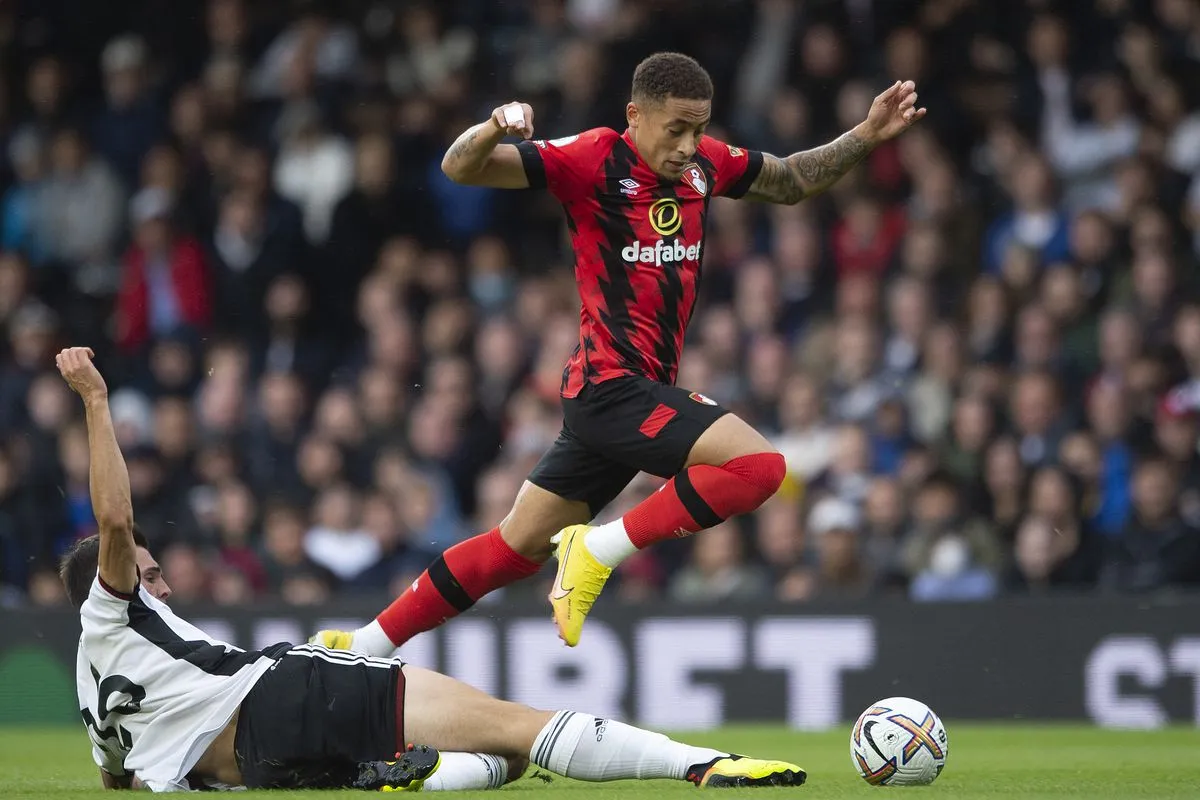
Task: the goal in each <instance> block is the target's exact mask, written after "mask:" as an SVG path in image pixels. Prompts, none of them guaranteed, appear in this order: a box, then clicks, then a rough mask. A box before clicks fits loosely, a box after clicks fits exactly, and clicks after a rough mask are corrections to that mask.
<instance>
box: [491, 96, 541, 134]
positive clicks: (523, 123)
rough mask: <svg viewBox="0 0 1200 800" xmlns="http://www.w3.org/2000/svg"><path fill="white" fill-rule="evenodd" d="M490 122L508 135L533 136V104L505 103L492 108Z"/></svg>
mask: <svg viewBox="0 0 1200 800" xmlns="http://www.w3.org/2000/svg"><path fill="white" fill-rule="evenodd" d="M492 124H494V125H495V126H496V127H497V128H499V129H500V130H502V131H504V132H505V133H507V134H508V135H509V136H520V137H521V138H522V139H530V138H532V137H533V106H531V105H529V103H515V102H514V103H505V104H504V105H502V106H500V107H498V108H494V109H492Z"/></svg>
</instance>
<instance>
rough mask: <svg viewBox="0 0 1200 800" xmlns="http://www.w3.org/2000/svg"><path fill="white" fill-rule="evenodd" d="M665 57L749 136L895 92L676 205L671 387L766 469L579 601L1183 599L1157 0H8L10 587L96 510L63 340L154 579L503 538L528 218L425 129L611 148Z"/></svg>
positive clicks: (35, 594)
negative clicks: (886, 103) (770, 162)
mask: <svg viewBox="0 0 1200 800" xmlns="http://www.w3.org/2000/svg"><path fill="white" fill-rule="evenodd" d="M664 49H677V50H682V51H684V52H687V53H689V54H691V55H694V56H696V57H697V58H699V59H700V60H701V61H702V63H704V64H705V65H706V66H707V67H708V69H709V70H710V71H711V72H712V74H713V77H714V81H715V83H716V87H717V96H716V100H715V105H714V124H713V127H712V129H711V130H710V132H711V133H713V134H714V135H717V136H719V137H723V138H725V139H726V140H728V141H730V142H732V143H735V144H738V145H741V146H748V147H754V148H758V149H763V150H767V151H769V152H773V153H777V154H787V153H791V152H794V151H796V150H799V149H803V148H806V147H811V146H814V145H817V144H820V143H822V142H824V141H827V140H828V139H830V138H832V137H833V136H835V135H837V134H838V133H840V132H841V131H843V130H845V129H847V128H849V127H851V126H853V125H854V124H855V123H857V122H858V121H859V120H860V119H862V117H863V116H864V114H865V112H866V109H867V107H868V106H869V104H870V101H871V98H872V97H873V95H874V94H876V93H877V92H878V91H880V90H881V89H882V88H883V87H885V86H887V85H888V84H889V83H891V82H892V81H894V80H896V79H900V78H904V79H913V80H915V81H916V82H917V84H918V89H919V92H920V97H921V104H922V105H925V106H927V107H928V108H929V116H928V118H927V119H926V120H925V121H924V122H923V123H922V124H921V126H920V127H919V128H917V129H914V130H912V131H910V132H909V133H907V134H906V135H905V136H903V137H902V138H901V139H900V140H897V141H895V142H893V143H890V144H888V145H887V146H884V147H881V148H879V149H878V150H876V151H875V152H874V153H873V154H872V155H871V157H870V158H869V160H868V161H867V162H865V164H864V165H863V166H862V167H861V168H859V169H858V170H856V171H855V172H854V173H853V174H852V175H851V176H850V177H848V178H847V179H845V180H844V181H842V182H841V183H840V184H839V185H838V186H837V187H835V188H834V189H833V190H832V191H830V192H829V193H827V194H826V195H825V196H823V197H821V198H819V199H816V200H812V201H809V202H806V203H803V204H801V205H798V206H795V207H766V206H756V205H753V204H750V203H745V202H735V201H730V200H716V201H714V202H713V204H712V207H711V211H712V214H711V220H710V226H709V231H708V233H707V236H706V242H705V244H706V247H705V253H706V256H705V279H704V286H703V293H702V299H701V304H700V306H699V309H698V312H697V314H696V317H695V321H694V323H693V327H692V330H691V333H690V335H689V339H688V343H687V346H686V348H685V354H684V359H683V363H682V367H681V372H680V376H679V383H680V385H683V386H686V387H688V388H691V389H696V390H700V391H703V392H705V393H706V394H708V395H710V396H711V397H713V398H714V399H717V400H718V401H720V402H722V403H724V404H726V405H727V406H728V407H730V408H731V409H733V410H735V411H736V412H737V413H739V414H740V415H742V416H743V417H744V418H746V419H747V420H749V421H751V422H752V423H753V424H755V425H756V426H757V427H759V428H760V429H761V430H763V431H764V432H765V433H766V434H768V436H769V437H770V438H771V440H772V441H773V442H774V443H775V444H776V446H778V447H779V449H780V450H781V451H782V452H783V453H784V455H785V456H786V458H787V463H788V467H789V478H788V480H787V481H786V483H785V486H784V488H783V490H781V492H780V493H779V495H778V496H776V497H775V498H773V499H772V500H771V501H769V502H768V503H767V504H766V505H765V506H764V507H763V508H762V509H761V510H760V511H759V512H758V513H757V514H755V515H753V516H752V517H746V518H741V519H737V520H734V521H731V522H727V523H725V524H723V525H721V526H719V527H718V528H716V529H714V530H711V531H708V532H706V533H703V534H701V535H698V536H695V537H692V538H691V539H689V540H683V541H680V542H678V543H671V546H667V547H662V548H658V549H654V550H652V551H646V552H643V553H640V554H639V555H638V556H636V557H635V558H633V559H631V560H630V561H628V562H627V563H626V564H625V565H623V566H622V568H621V570H620V571H619V573H618V586H617V590H616V591H615V592H614V594H615V595H616V596H617V597H619V598H621V599H623V600H624V601H626V602H642V601H648V600H656V599H659V598H674V599H678V600H683V601H720V600H725V599H734V598H737V599H742V598H745V599H769V598H775V599H779V600H783V601H788V602H802V601H807V600H810V599H814V598H824V597H862V596H871V595H878V594H885V593H886V594H895V595H908V596H911V597H913V598H916V599H919V600H930V601H934V600H977V599H985V598H990V597H994V596H999V595H1002V594H1006V593H1027V592H1044V591H1049V590H1055V589H1074V590H1081V591H1122V592H1140V591H1151V590H1164V589H1183V588H1187V587H1188V586H1190V585H1194V584H1197V583H1200V528H1198V527H1197V526H1200V456H1198V455H1197V439H1198V432H1200V294H1198V293H1197V288H1198V286H1200V270H1198V268H1197V267H1198V265H1200V179H1198V178H1200V63H1198V62H1200V7H1198V4H1197V3H1195V2H1193V1H1192V0H1062V2H1052V0H1011V2H1004V3H996V2H987V1H986V0H804V1H800V0H797V2H790V0H758V2H751V1H750V0H743V1H741V2H739V1H738V0H653V1H651V0H508V1H507V2H504V3H495V2H487V0H458V1H457V2H454V3H435V2H416V0H343V2H336V3H335V2H279V3H253V2H250V0H108V1H107V2H105V3H95V2H87V1H86V0H26V1H25V2H14V3H5V4H3V5H0V60H2V62H3V67H4V68H3V70H2V71H0V75H2V76H3V77H2V78H0V147H2V150H0V184H2V185H0V188H2V189H3V195H2V201H0V325H2V326H3V330H4V332H5V334H6V335H5V337H4V348H3V352H2V354H0V585H2V586H3V592H4V594H3V598H4V602H7V603H10V604H12V603H18V604H19V603H24V602H29V603H34V604H55V603H62V602H63V596H62V592H61V589H60V588H59V587H58V583H57V580H56V578H55V575H54V571H53V569H54V564H55V559H56V557H57V555H58V554H59V553H60V552H61V551H62V550H63V549H64V547H66V546H67V545H68V544H69V543H70V542H71V541H73V540H75V539H76V538H78V537H80V536H83V535H86V534H88V533H90V532H92V531H93V530H94V524H95V523H94V520H93V518H92V514H91V510H90V506H89V500H88V448H87V435H86V430H85V428H84V426H83V423H82V418H81V414H80V408H79V404H78V403H77V402H76V401H75V399H74V398H73V397H72V396H71V395H70V394H69V391H68V389H67V388H66V387H65V385H63V383H62V382H61V380H60V379H59V378H58V377H57V375H56V374H55V372H54V371H53V365H54V362H53V353H54V352H55V351H56V349H57V348H59V347H61V346H64V345H66V344H75V345H89V346H91V347H93V348H94V349H95V350H96V351H97V355H98V361H99V364H100V366H101V369H102V370H103V371H104V373H105V374H106V376H107V377H108V380H109V387H110V400H111V405H112V411H113V416H114V420H115V422H116V427H117V431H118V436H119V439H120V443H121V445H122V448H123V450H124V452H125V455H126V458H127V460H128V464H129V473H130V482H131V487H132V491H133V501H134V508H135V515H136V518H137V520H138V522H139V524H140V527H141V528H142V530H143V531H144V533H145V534H146V535H147V537H148V538H149V540H150V542H151V545H152V548H153V549H154V551H155V553H156V555H157V556H158V558H159V560H160V562H161V563H162V566H163V568H164V571H165V575H166V578H167V580H168V581H169V583H170V584H171V586H172V588H173V590H174V593H175V597H176V599H180V600H213V601H216V602H218V603H222V604H241V603H248V602H250V601H252V600H254V599H256V598H262V597H271V596H278V597H282V598H283V599H284V600H286V601H287V602H290V603H297V604H303V603H319V602H323V601H324V600H325V599H327V598H328V597H330V596H332V595H352V594H359V595H369V596H371V597H376V598H378V599H380V600H383V599H385V598H386V597H387V596H388V595H390V594H391V593H394V592H396V591H398V589H399V588H401V587H403V586H405V585H406V584H407V583H408V582H409V581H411V580H412V578H413V576H414V575H415V574H416V573H418V572H419V571H420V570H421V569H422V568H423V567H424V566H425V565H426V564H427V563H428V561H429V560H431V559H432V558H433V557H434V556H435V555H436V554H437V553H438V552H440V551H441V550H442V549H443V548H445V547H447V546H448V545H451V544H453V543H454V542H456V541H459V540H461V539H462V538H465V537H467V536H469V535H472V534H474V533H476V532H479V531H483V530H487V529H488V528H490V527H492V526H493V525H495V524H496V523H497V522H498V521H499V520H500V519H502V518H503V516H504V515H505V514H506V513H507V511H508V509H509V507H510V505H511V502H512V500H513V498H514V496H515V494H516V492H517V490H518V488H519V487H520V485H521V482H522V480H523V479H524V477H525V475H526V474H527V472H528V471H529V469H530V468H531V467H532V465H533V464H534V463H536V461H537V459H538V457H539V456H540V455H541V453H542V452H543V451H544V450H545V449H546V448H547V447H548V446H549V444H550V443H551V441H552V440H553V439H554V437H555V435H556V434H557V431H558V428H559V425H560V421H561V417H560V409H559V403H558V396H557V390H558V386H559V381H560V377H561V370H562V365H563V362H564V360H565V358H566V356H567V355H568V354H569V352H570V351H571V349H572V348H573V347H574V345H575V343H576V339H577V325H578V310H577V309H578V303H577V299H576V296H575V285H574V281H573V276H572V272H571V253H570V251H569V246H568V244H567V241H566V238H565V236H564V232H563V225H562V221H561V220H562V218H561V214H560V213H559V211H558V210H557V208H556V207H555V205H554V203H553V201H552V200H551V199H549V198H548V197H547V196H545V195H543V194H538V193H533V192H520V193H516V192H513V193H504V192H495V191H488V190H482V189H474V188H465V187H460V186H456V185H454V184H452V183H450V182H449V181H448V180H447V179H446V178H445V177H444V176H443V175H442V174H441V172H440V170H439V162H440V158H441V155H442V153H443V152H444V150H445V148H446V147H447V145H448V144H449V142H451V141H452V140H453V138H454V137H455V136H456V135H457V134H458V133H459V132H460V131H461V130H463V129H464V128H466V127H467V126H469V125H470V124H473V123H475V122H477V121H480V120H482V119H485V118H486V117H487V115H488V113H489V112H490V110H491V109H492V108H493V107H494V106H496V105H498V104H500V103H502V102H505V101H508V100H510V99H520V100H524V101H526V102H529V103H531V104H532V105H533V107H534V109H535V113H536V125H537V131H538V135H545V136H548V137H551V136H564V135H568V134H571V133H575V132H577V131H579V130H582V129H586V128H589V127H593V126H598V125H607V126H611V127H614V128H617V129H618V130H623V128H624V103H625V101H626V99H627V94H628V84H629V80H630V77H631V74H632V70H633V67H634V65H635V64H636V63H637V62H638V61H639V60H640V59H641V58H643V57H644V56H646V55H648V54H649V53H651V52H654V51H656V50H664ZM660 484H661V481H659V480H658V479H654V478H650V477H647V476H642V477H640V478H639V479H638V480H636V481H635V482H634V484H633V485H631V486H630V488H629V489H628V490H627V491H626V493H625V494H623V495H622V496H621V497H620V498H619V499H618V501H617V502H616V503H615V504H614V505H613V506H612V507H611V508H610V509H609V510H608V511H607V512H606V514H605V517H604V518H606V519H607V518H610V517H611V516H613V515H617V514H620V513H622V512H623V511H625V510H627V509H628V508H630V507H631V506H632V505H633V504H635V503H636V502H637V501H638V500H639V499H640V498H642V497H644V496H645V495H646V494H647V493H648V492H651V491H653V490H654V489H655V488H656V487H657V486H658V485H660ZM543 578H545V579H547V580H548V578H549V576H546V575H544V576H543ZM542 583H544V581H543V580H542V579H534V580H532V581H529V582H527V584H528V585H524V586H517V587H513V588H512V589H510V590H508V591H509V594H510V596H511V595H513V594H518V595H519V594H522V593H525V592H528V593H530V594H540V593H541V592H542V591H543V590H544V587H543V586H542V585H541V584H542Z"/></svg>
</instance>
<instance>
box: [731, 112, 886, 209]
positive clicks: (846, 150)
mask: <svg viewBox="0 0 1200 800" xmlns="http://www.w3.org/2000/svg"><path fill="white" fill-rule="evenodd" d="M857 131H858V129H857V128H856V129H855V130H852V131H848V132H847V133H843V134H842V135H841V136H839V137H838V138H836V139H834V140H833V141H832V142H830V143H829V144H826V145H822V146H821V147H814V148H813V149H812V150H805V151H803V152H800V153H793V154H792V155H790V156H788V157H787V158H779V157H778V156H772V155H767V154H766V153H764V154H763V164H762V170H761V171H760V172H759V173H758V177H756V178H755V179H754V182H753V183H752V184H750V191H748V192H747V193H746V198H747V199H749V200H762V201H765V202H768V203H786V204H788V205H791V204H793V203H799V202H800V201H801V200H804V199H805V198H808V197H812V196H813V195H815V194H820V193H821V192H823V191H825V190H826V189H828V188H829V187H830V186H832V185H833V184H835V183H837V182H838V180H839V179H840V178H841V177H842V176H843V175H845V174H846V173H847V172H849V171H850V170H851V169H853V168H854V166H855V165H856V164H858V162H860V161H862V160H863V159H864V158H866V157H867V155H868V154H869V153H870V152H871V150H872V148H873V147H874V144H872V143H871V142H870V141H868V140H867V139H865V138H864V137H863V136H862V134H861V133H859V132H857Z"/></svg>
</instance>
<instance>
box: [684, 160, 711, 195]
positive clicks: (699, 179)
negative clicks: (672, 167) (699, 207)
mask: <svg viewBox="0 0 1200 800" xmlns="http://www.w3.org/2000/svg"><path fill="white" fill-rule="evenodd" d="M683 178H684V180H686V181H687V182H688V184H689V185H691V187H692V188H693V189H695V190H696V191H697V192H699V193H700V196H701V197H707V196H708V181H707V180H705V179H704V173H703V172H701V171H700V167H698V166H696V165H695V164H688V165H687V166H686V167H684V170H683Z"/></svg>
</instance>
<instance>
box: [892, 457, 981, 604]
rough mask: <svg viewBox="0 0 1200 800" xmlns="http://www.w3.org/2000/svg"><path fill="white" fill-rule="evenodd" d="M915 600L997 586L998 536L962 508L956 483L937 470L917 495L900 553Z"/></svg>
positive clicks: (959, 596) (964, 596)
mask: <svg viewBox="0 0 1200 800" xmlns="http://www.w3.org/2000/svg"><path fill="white" fill-rule="evenodd" d="M902 558H903V562H904V565H905V570H906V572H907V573H908V575H909V576H910V577H911V579H912V585H911V594H912V597H913V599H915V600H926V601H929V600H982V599H986V598H988V597H991V596H992V595H993V594H995V592H996V589H997V575H998V572H999V569H1000V567H1001V564H1002V562H1003V555H1002V551H1001V549H1000V541H999V539H998V538H997V537H996V534H995V532H994V531H993V530H992V529H991V527H990V526H989V525H988V524H987V523H986V522H984V521H983V520H982V519H981V518H978V517H974V516H972V515H970V514H969V513H968V512H967V510H966V509H964V508H962V500H961V499H960V497H959V492H958V487H957V485H956V484H955V483H954V482H953V481H952V480H950V479H949V478H948V477H946V476H944V475H934V476H931V477H930V478H929V480H927V481H926V483H925V485H924V486H922V487H921V490H920V492H919V493H918V494H917V496H916V497H915V498H914V500H913V527H912V529H911V530H910V531H909V532H908V534H907V535H906V536H905V540H904V552H903V554H902Z"/></svg>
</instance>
